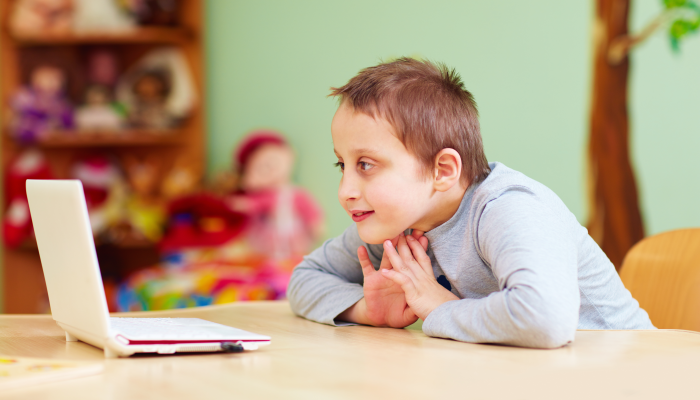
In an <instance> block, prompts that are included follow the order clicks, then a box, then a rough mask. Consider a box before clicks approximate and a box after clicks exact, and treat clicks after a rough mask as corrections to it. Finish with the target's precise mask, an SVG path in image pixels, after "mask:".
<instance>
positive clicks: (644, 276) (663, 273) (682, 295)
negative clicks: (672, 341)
mask: <svg viewBox="0 0 700 400" xmlns="http://www.w3.org/2000/svg"><path fill="white" fill-rule="evenodd" d="M620 278H621V279H622V282H623V283H624V284H625V287H626V288H627V289H628V290H629V291H630V292H631V293H632V296H633V297H634V298H635V299H637V301H639V305H640V306H641V307H642V308H643V309H645V310H646V311H647V312H648V313H649V317H650V318H651V322H652V323H653V324H654V326H656V327H657V328H663V329H686V330H691V331H700V229H681V230H676V231H670V232H665V233H660V234H658V235H655V236H651V237H648V238H646V239H644V240H642V241H641V242H639V243H637V244H636V245H635V246H634V247H633V248H632V249H631V250H630V251H629V253H627V255H626V256H625V259H624V261H623V263H622V268H621V269H620Z"/></svg>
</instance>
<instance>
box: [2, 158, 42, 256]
mask: <svg viewBox="0 0 700 400" xmlns="http://www.w3.org/2000/svg"><path fill="white" fill-rule="evenodd" d="M51 178H53V174H52V173H51V170H50V168H49V164H48V163H47V161H46V158H45V157H44V155H43V154H42V153H41V152H39V151H38V150H35V149H30V150H26V151H24V152H23V153H20V155H19V156H18V157H17V158H16V159H14V160H12V161H11V162H10V164H9V167H8V168H7V169H6V171H5V205H6V207H7V208H6V211H5V215H4V219H3V224H2V232H3V239H4V242H5V245H6V246H8V247H17V246H19V245H21V244H22V243H23V242H24V241H25V240H26V239H27V238H28V237H29V236H30V235H31V232H32V223H31V218H30V215H29V205H28V203H27V191H26V189H25V187H26V186H25V185H26V183H25V182H26V180H27V179H51Z"/></svg>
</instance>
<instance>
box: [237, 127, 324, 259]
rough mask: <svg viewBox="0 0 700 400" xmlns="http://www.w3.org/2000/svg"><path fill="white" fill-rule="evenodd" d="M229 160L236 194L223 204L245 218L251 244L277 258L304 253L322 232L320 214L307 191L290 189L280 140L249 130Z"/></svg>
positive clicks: (285, 148) (290, 157)
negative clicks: (236, 176)
mask: <svg viewBox="0 0 700 400" xmlns="http://www.w3.org/2000/svg"><path fill="white" fill-rule="evenodd" d="M235 162H236V164H237V167H238V171H239V173H240V189H241V191H240V192H239V193H237V194H234V195H232V196H231V197H230V199H229V204H230V206H231V207H232V209H234V210H236V211H240V212H243V213H244V214H246V215H247V216H248V217H249V219H250V226H249V228H248V231H247V235H248V239H249V241H250V244H251V246H253V247H254V248H255V249H256V250H257V251H258V252H260V253H262V254H267V255H270V256H272V257H273V258H277V259H284V258H289V257H291V256H295V255H303V254H307V253H308V251H309V250H311V247H312V246H313V245H314V243H315V241H316V240H318V239H319V238H320V236H321V234H322V228H323V215H322V212H321V208H320V206H319V205H318V203H317V202H316V200H314V198H313V197H312V196H311V195H310V194H309V193H308V192H306V191H305V190H303V189H301V188H299V187H296V186H294V185H292V183H291V175H292V169H293V166H294V153H293V151H292V149H291V147H290V146H289V145H288V143H287V141H286V140H285V139H284V137H283V136H282V135H280V134H279V133H277V132H273V131H257V132H253V133H252V134H250V135H248V136H247V137H246V138H244V139H243V141H242V142H241V143H240V145H239V147H238V149H237V150H236V154H235Z"/></svg>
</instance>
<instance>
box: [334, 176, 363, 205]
mask: <svg viewBox="0 0 700 400" xmlns="http://www.w3.org/2000/svg"><path fill="white" fill-rule="evenodd" d="M359 198H360V190H359V188H358V186H357V185H356V184H355V182H353V179H352V178H351V177H348V176H347V175H346V176H343V178H341V179H340V187H339V188H338V200H340V202H341V203H342V202H346V201H352V200H357V199H359Z"/></svg>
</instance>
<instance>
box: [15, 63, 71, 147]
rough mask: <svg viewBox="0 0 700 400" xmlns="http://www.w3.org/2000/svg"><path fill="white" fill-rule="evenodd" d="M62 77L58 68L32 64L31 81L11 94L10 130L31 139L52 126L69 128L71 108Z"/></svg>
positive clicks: (18, 137) (28, 141)
mask: <svg viewBox="0 0 700 400" xmlns="http://www.w3.org/2000/svg"><path fill="white" fill-rule="evenodd" d="M65 81H66V77H65V74H64V73H63V71H61V70H60V69H59V68H56V67H53V66H49V65H44V66H39V67H37V68H35V69H34V70H33V71H32V74H31V83H30V86H28V87H23V88H21V89H20V90H19V91H18V92H17V93H16V94H15V95H14V96H13V98H12V100H11V102H10V108H11V111H12V117H11V121H10V132H11V134H12V135H13V136H14V137H15V138H16V139H17V140H19V141H20V142H23V143H32V142H34V141H36V140H37V139H39V138H40V137H42V136H44V135H46V134H48V133H49V132H51V131H52V130H68V129H72V128H73V110H72V107H71V105H70V103H69V102H68V100H67V99H66V97H65V96H64V94H63V87H64V86H65V83H66V82H65Z"/></svg>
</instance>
